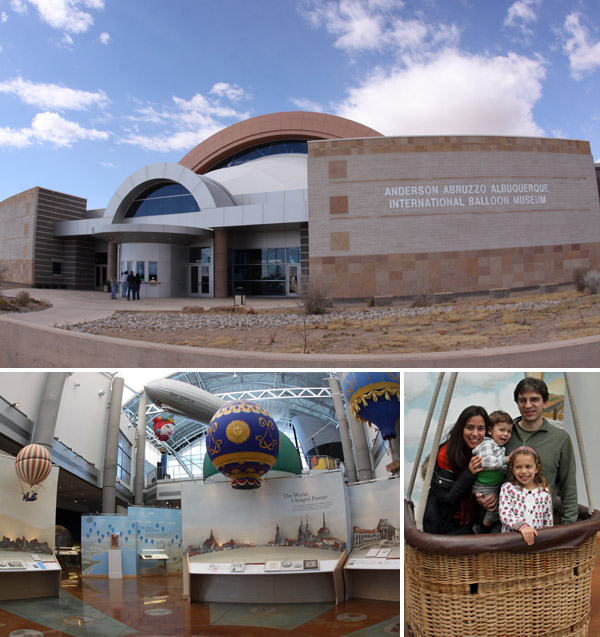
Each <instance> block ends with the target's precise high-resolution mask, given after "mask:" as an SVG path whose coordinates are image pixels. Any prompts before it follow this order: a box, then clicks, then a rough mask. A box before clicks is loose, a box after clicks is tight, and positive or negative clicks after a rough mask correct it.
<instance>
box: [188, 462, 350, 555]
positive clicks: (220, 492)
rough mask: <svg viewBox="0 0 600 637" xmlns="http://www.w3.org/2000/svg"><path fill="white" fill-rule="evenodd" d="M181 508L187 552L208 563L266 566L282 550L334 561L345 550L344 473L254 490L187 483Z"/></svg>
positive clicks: (295, 479)
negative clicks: (266, 562)
mask: <svg viewBox="0 0 600 637" xmlns="http://www.w3.org/2000/svg"><path fill="white" fill-rule="evenodd" d="M181 506H182V527H183V528H182V531H183V544H184V548H185V549H186V550H187V551H188V552H189V553H190V555H191V556H194V558H195V557H196V556H198V557H200V558H201V559H203V560H204V561H206V560H208V561H216V562H224V561H234V560H238V559H239V560H245V561H246V562H264V561H265V559H269V556H272V557H273V558H274V559H278V558H276V555H281V554H282V550H285V552H286V553H289V554H292V553H294V555H295V556H296V557H298V559H300V558H301V557H303V558H307V559H308V558H311V557H312V558H315V557H316V556H319V559H323V560H331V559H338V558H339V556H340V555H341V554H342V553H343V552H344V551H345V550H346V548H347V542H348V531H347V507H346V498H345V494H344V482H343V476H342V473H341V472H340V471H334V472H330V473H319V474H316V473H315V474H312V475H302V476H294V477H290V478H278V479H271V480H264V481H263V483H262V486H261V487H260V488H259V489H256V490H253V491H244V490H236V489H233V488H232V487H231V484H230V483H229V482H215V483H212V484H203V483H191V482H187V483H183V484H182V487H181ZM194 558H192V559H194ZM195 561H196V560H195Z"/></svg>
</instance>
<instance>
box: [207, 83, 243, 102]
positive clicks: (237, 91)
mask: <svg viewBox="0 0 600 637" xmlns="http://www.w3.org/2000/svg"><path fill="white" fill-rule="evenodd" d="M209 93H211V94H213V95H217V96H219V97H226V98H227V99H229V100H231V101H232V102H239V101H240V100H242V99H250V98H251V97H252V95H251V94H250V93H246V91H245V90H244V89H243V88H240V87H239V86H238V85H237V84H227V82H217V83H216V84H215V85H214V86H213V87H212V88H211V89H210V91H209Z"/></svg>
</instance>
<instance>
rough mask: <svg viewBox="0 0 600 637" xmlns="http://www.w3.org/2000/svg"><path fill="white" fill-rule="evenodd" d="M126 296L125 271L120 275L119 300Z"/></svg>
mask: <svg viewBox="0 0 600 637" xmlns="http://www.w3.org/2000/svg"><path fill="white" fill-rule="evenodd" d="M126 296H127V270H125V272H123V274H122V275H121V298H122V299H124V298H125V297H126Z"/></svg>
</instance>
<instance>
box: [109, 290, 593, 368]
mask: <svg viewBox="0 0 600 637" xmlns="http://www.w3.org/2000/svg"><path fill="white" fill-rule="evenodd" d="M599 298H600V297H598V296H589V295H588V296H581V295H579V294H577V293H576V292H562V293H553V294H549V295H544V296H542V295H537V296H528V297H520V298H513V299H502V300H497V299H486V300H482V301H479V302H475V301H473V300H469V301H464V302H454V303H452V304H451V305H448V306H432V307H431V308H428V309H427V310H426V311H427V314H420V315H410V316H400V315H399V316H393V317H389V316H387V317H384V318H380V319H373V318H369V319H366V318H365V319H356V318H342V317H333V316H332V317H331V318H330V319H329V320H328V321H326V322H325V323H323V324H320V325H310V324H308V323H307V324H306V325H304V324H303V325H302V326H301V327H298V326H296V327H294V326H289V325H288V326H282V327H279V328H278V329H274V328H258V327H257V328H252V329H246V328H245V329H244V331H243V335H241V336H240V333H239V332H236V336H233V335H232V333H231V331H227V330H223V329H218V328H206V327H205V328H202V329H199V330H197V331H194V330H186V331H185V332H183V333H181V334H176V333H173V332H165V333H164V334H154V333H153V334H152V335H151V336H146V335H144V334H143V333H139V332H133V331H132V332H131V333H126V332H119V333H117V332H116V331H115V330H110V329H105V330H103V331H102V332H101V333H103V334H106V335H109V336H119V337H122V338H133V339H145V338H151V339H152V340H153V341H155V342H163V343H174V344H181V345H191V346H195V347H217V348H223V349H232V350H242V349H243V350H250V351H256V352H288V353H311V352H312V353H316V352H319V353H331V354H336V353H385V352H388V353H398V354H400V353H414V352H442V351H456V350H469V349H477V348H483V347H487V348H491V347H503V346H509V345H521V344H532V343H543V342H550V341H556V340H566V339H571V338H580V337H584V336H595V335H600V304H599V303H598V299H599ZM544 301H558V304H557V305H553V306H550V307H539V304H541V303H542V302H544ZM524 303H535V304H538V307H527V306H525V307H524V306H523V304H524ZM499 306H501V307H499ZM352 309H353V310H355V309H356V308H352ZM407 309H408V308H407ZM265 313H268V314H272V313H274V311H273V310H270V311H268V312H265ZM98 333H99V332H98ZM374 360H375V359H374Z"/></svg>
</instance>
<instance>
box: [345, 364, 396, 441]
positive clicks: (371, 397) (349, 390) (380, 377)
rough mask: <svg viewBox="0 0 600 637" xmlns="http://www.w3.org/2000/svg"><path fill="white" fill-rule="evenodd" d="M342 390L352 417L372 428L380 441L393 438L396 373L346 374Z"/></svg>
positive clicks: (394, 430) (394, 428) (394, 432)
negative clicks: (378, 433)
mask: <svg viewBox="0 0 600 637" xmlns="http://www.w3.org/2000/svg"><path fill="white" fill-rule="evenodd" d="M342 389H343V391H344V395H345V396H346V401H347V402H348V404H349V405H350V407H351V408H352V413H353V414H354V417H355V418H357V419H358V420H361V421H362V422H366V423H369V424H373V425H375V426H376V427H377V428H378V429H379V431H381V435H382V436H383V438H384V439H386V440H389V439H390V438H395V437H396V425H397V424H398V422H399V421H400V372H349V373H346V374H343V375H342Z"/></svg>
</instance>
